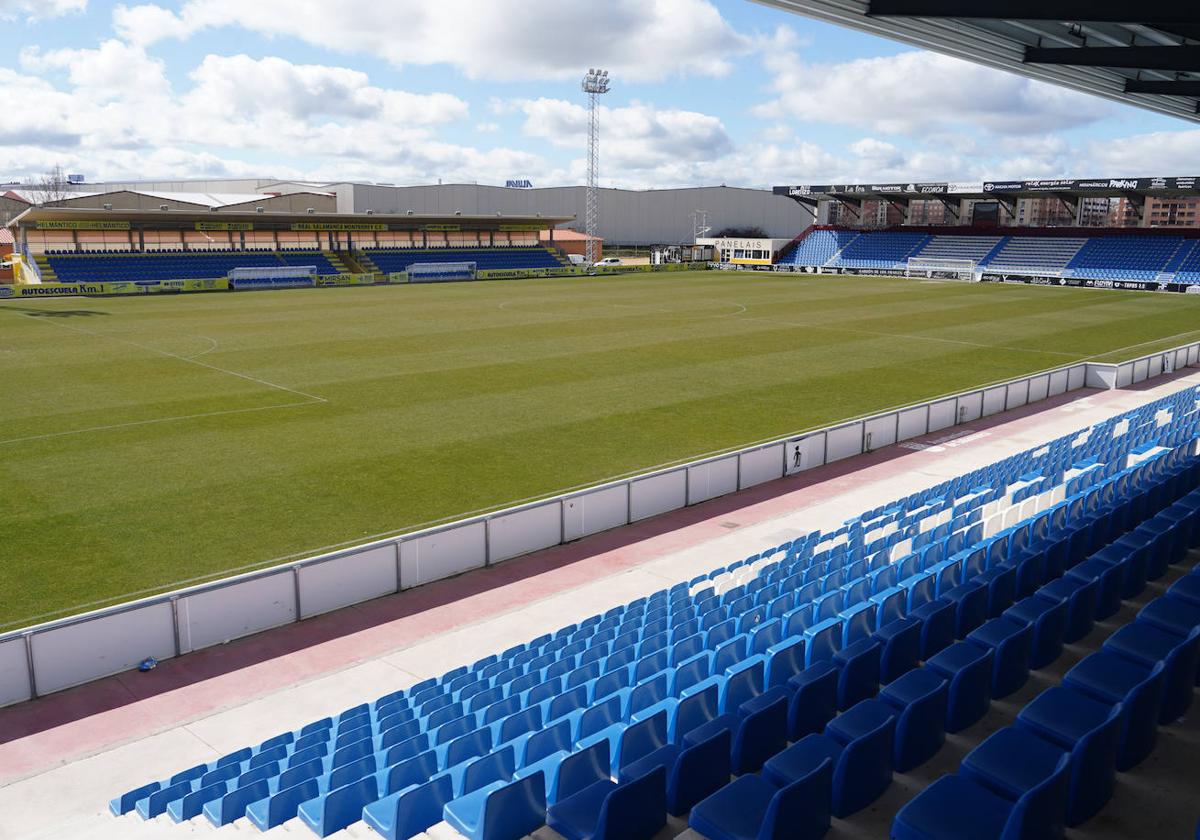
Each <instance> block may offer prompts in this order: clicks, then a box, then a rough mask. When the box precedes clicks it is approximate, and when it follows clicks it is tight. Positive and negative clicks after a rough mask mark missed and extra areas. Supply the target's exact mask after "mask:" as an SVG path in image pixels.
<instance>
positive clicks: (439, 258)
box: [360, 247, 563, 274]
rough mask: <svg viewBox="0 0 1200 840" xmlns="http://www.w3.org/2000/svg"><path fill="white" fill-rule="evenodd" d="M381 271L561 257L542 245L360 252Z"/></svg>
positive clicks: (520, 263)
mask: <svg viewBox="0 0 1200 840" xmlns="http://www.w3.org/2000/svg"><path fill="white" fill-rule="evenodd" d="M360 253H362V254H364V255H365V256H366V258H367V259H369V260H370V261H371V262H372V263H373V264H374V265H375V266H376V267H378V269H379V270H380V271H382V272H384V273H388V274H390V273H392V272H400V271H407V270H408V267H409V266H410V265H412V264H413V263H435V262H473V263H475V264H476V267H477V268H478V269H479V270H481V271H482V270H489V269H505V268H559V267H561V266H562V265H563V262H562V260H560V259H559V258H558V257H557V256H555V255H554V253H553V252H552V251H550V249H548V248H544V247H534V248H526V247H514V248H435V249H430V250H421V249H412V248H406V249H400V250H390V249H389V250H383V249H375V248H368V249H365V250H364V251H362V252H360Z"/></svg>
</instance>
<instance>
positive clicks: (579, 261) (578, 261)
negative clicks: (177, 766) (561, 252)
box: [567, 254, 584, 265]
mask: <svg viewBox="0 0 1200 840" xmlns="http://www.w3.org/2000/svg"><path fill="white" fill-rule="evenodd" d="M567 259H568V260H570V261H571V265H583V263H584V258H583V254H567Z"/></svg>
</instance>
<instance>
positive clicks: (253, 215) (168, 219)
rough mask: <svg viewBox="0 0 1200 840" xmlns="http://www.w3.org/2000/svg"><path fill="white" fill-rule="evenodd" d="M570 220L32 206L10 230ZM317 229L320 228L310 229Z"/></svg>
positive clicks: (479, 226)
mask: <svg viewBox="0 0 1200 840" xmlns="http://www.w3.org/2000/svg"><path fill="white" fill-rule="evenodd" d="M574 220H575V217H574V216H543V215H541V214H537V215H535V216H529V215H523V216H522V215H518V216H510V215H502V214H498V213H494V214H492V215H477V216H468V215H462V214H453V213H438V214H429V213H424V214H421V215H415V214H413V215H410V214H408V213H396V214H387V213H335V212H328V213H287V212H281V211H278V210H276V211H264V212H262V213H257V212H253V211H245V210H238V209H232V210H221V209H217V208H213V209H210V210H209V211H207V212H196V211H193V210H97V209H96V208H94V207H31V208H30V209H28V210H26V211H25V212H23V213H21V214H20V215H19V216H17V217H16V218H15V219H13V220H12V221H11V222H9V223H8V224H9V226H10V227H14V228H15V227H29V228H36V227H38V223H39V222H56V223H66V225H62V224H60V225H57V226H60V227H64V226H67V225H71V226H74V225H80V226H82V225H83V224H86V223H87V222H95V221H103V222H118V223H124V222H128V223H129V224H130V225H132V226H135V227H141V228H150V227H161V228H181V227H186V228H192V227H195V226H196V225H199V224H205V223H211V224H213V225H220V224H229V223H232V222H239V223H247V222H248V223H251V224H253V225H255V227H259V228H262V229H266V230H270V229H280V228H286V227H288V226H291V225H297V224H302V225H305V227H303V228H299V229H302V230H367V229H370V228H367V227H362V226H363V225H383V226H385V228H395V229H400V230H415V229H420V228H422V227H429V226H431V225H439V226H441V229H442V230H446V229H449V228H450V227H451V226H452V225H459V226H461V227H463V228H465V229H469V230H503V229H504V227H505V226H509V227H519V228H520V229H522V230H525V229H529V230H540V229H543V228H547V227H553V226H554V225H561V224H565V223H566V222H571V221H574ZM310 225H320V226H322V227H309V226H310Z"/></svg>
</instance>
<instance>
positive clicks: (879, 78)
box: [754, 50, 1112, 136]
mask: <svg viewBox="0 0 1200 840" xmlns="http://www.w3.org/2000/svg"><path fill="white" fill-rule="evenodd" d="M764 61H765V64H766V66H767V69H768V70H769V71H770V72H771V74H772V76H773V80H772V84H771V87H772V90H773V91H774V93H775V94H776V98H775V99H774V100H772V101H770V102H768V103H765V104H762V105H759V106H757V107H756V108H755V109H754V112H755V113H756V114H757V115H758V116H760V117H765V118H772V119H777V118H778V117H779V116H781V115H784V114H786V115H789V116H792V117H796V118H799V119H803V120H805V121H810V122H820V123H835V124H842V125H850V126H855V127H860V128H866V129H869V130H871V131H879V132H884V133H889V134H909V135H927V134H929V133H930V132H937V131H940V130H943V129H945V128H947V127H953V128H955V129H956V130H959V131H980V130H982V131H986V132H990V133H992V134H999V135H1014V136H1019V135H1024V134H1028V133H1039V134H1040V133H1045V132H1047V131H1051V130H1055V129H1062V128H1069V127H1075V126H1081V125H1087V124H1090V123H1093V122H1096V121H1097V120H1100V119H1102V118H1103V117H1105V116H1106V115H1108V114H1109V113H1111V110H1112V109H1111V107H1110V106H1109V105H1108V104H1107V103H1105V102H1103V101H1101V100H1099V99H1097V98H1095V97H1089V96H1086V95H1084V94H1081V93H1075V92H1073V91H1069V90H1066V89H1064V88H1060V87H1057V86H1053V85H1048V84H1043V83H1041V82H1036V81H1033V80H1030V79H1026V78H1023V77H1021V76H1017V75H1014V74H1011V73H1005V72H1002V71H1000V70H993V69H991V68H988V67H983V66H980V65H977V64H972V63H969V62H966V61H960V60H958V59H955V58H950V57H949V56H944V55H940V54H938V53H932V52H904V53H900V54H898V55H893V56H886V57H882V58H862V59H856V60H853V61H847V62H843V63H839V64H809V63H806V62H804V61H803V60H802V59H801V58H800V56H799V55H797V54H796V53H795V52H791V51H787V50H783V51H778V50H773V51H769V52H767V53H766V57H765V59H764Z"/></svg>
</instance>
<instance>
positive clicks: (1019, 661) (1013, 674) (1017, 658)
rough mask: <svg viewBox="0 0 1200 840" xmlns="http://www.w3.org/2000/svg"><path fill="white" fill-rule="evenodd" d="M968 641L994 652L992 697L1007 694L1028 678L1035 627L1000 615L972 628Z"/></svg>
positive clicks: (996, 697)
mask: <svg viewBox="0 0 1200 840" xmlns="http://www.w3.org/2000/svg"><path fill="white" fill-rule="evenodd" d="M967 641H968V642H970V643H971V644H974V645H978V646H979V647H981V648H986V649H990V650H991V651H992V697H993V698H995V699H999V698H1001V697H1007V696H1008V695H1010V694H1012V693H1013V692H1014V691H1016V690H1017V689H1019V688H1020V687H1021V686H1023V685H1025V681H1026V680H1027V679H1029V656H1030V651H1031V649H1032V645H1033V626H1032V625H1031V624H1026V623H1024V622H1021V621H1014V620H1012V619H1009V618H1006V617H1005V616H1001V617H999V618H992V619H989V620H988V621H986V622H984V623H983V625H982V626H980V627H978V628H977V629H975V630H972V631H971V633H970V635H968V636H967Z"/></svg>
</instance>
